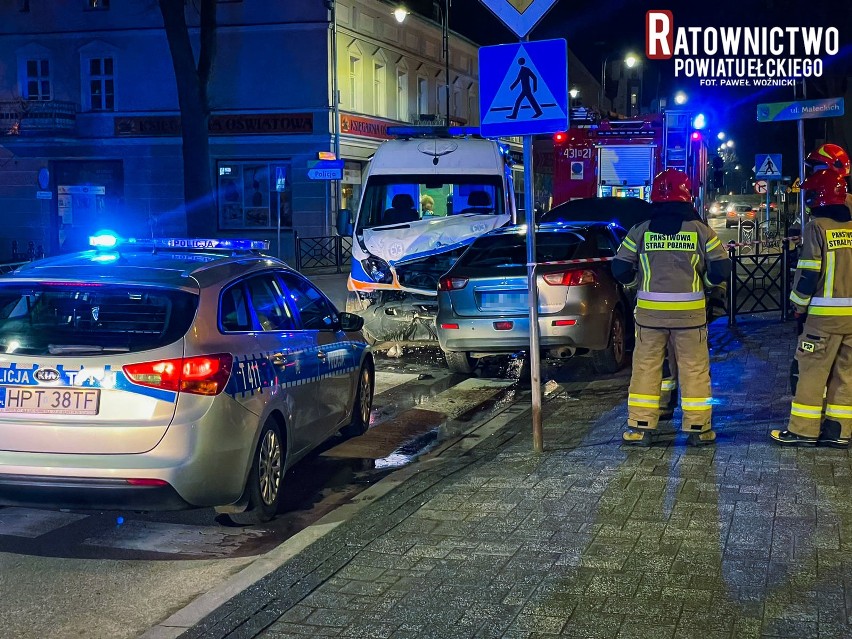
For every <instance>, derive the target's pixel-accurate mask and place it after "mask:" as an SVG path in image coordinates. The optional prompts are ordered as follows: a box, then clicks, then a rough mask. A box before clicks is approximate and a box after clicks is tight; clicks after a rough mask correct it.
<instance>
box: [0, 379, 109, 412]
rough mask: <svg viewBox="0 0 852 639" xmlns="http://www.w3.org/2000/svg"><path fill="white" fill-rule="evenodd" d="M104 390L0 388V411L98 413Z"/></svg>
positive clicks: (28, 387)
mask: <svg viewBox="0 0 852 639" xmlns="http://www.w3.org/2000/svg"><path fill="white" fill-rule="evenodd" d="M100 402H101V391H100V389H97V388H45V387H34V386H4V387H2V388H0V412H3V413H38V414H56V415H97V414H98V406H99V405H100Z"/></svg>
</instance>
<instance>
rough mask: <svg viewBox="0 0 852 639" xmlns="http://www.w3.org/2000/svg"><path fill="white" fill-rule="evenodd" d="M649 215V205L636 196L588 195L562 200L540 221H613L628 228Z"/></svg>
mask: <svg viewBox="0 0 852 639" xmlns="http://www.w3.org/2000/svg"><path fill="white" fill-rule="evenodd" d="M649 217H651V205H650V204H648V202H646V201H645V200H642V199H639V198H638V197H589V198H580V199H577V200H571V201H570V202H564V203H563V204H560V205H559V206H555V207H553V208H552V209H550V210H549V211H547V212H546V213H544V215H542V216H541V219H540V220H539V221H540V222H615V223H616V224H618V225H619V226H621V227H622V228H625V229H628V230H629V229H630V228H632V227H633V226H635V225H636V224H639V223H640V222H644V221H645V220H647V219H648V218H649Z"/></svg>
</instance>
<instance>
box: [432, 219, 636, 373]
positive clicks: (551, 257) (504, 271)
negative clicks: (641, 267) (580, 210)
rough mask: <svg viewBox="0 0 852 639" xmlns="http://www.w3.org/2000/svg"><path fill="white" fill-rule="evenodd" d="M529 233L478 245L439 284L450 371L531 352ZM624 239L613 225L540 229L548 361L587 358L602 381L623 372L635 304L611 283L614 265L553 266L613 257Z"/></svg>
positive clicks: (496, 234) (502, 235) (441, 335)
mask: <svg viewBox="0 0 852 639" xmlns="http://www.w3.org/2000/svg"><path fill="white" fill-rule="evenodd" d="M554 210H555V209H554ZM551 213H552V211H551ZM525 228H526V227H524V226H515V227H509V228H506V229H499V230H496V231H491V232H489V233H487V234H485V235H483V236H481V237H479V238H478V239H476V240H475V241H474V242H473V244H471V246H470V247H469V248H468V249H467V250H466V251H465V252H464V253H463V254H462V256H461V257H460V258H459V260H458V261H457V262H456V263H455V265H454V266H453V268H451V269H450V271H449V272H447V273H446V274H445V275H444V276H443V277H442V278H441V280H440V282H439V284H438V321H437V330H438V341H439V343H440V345H441V349H442V350H443V351H444V356H445V358H446V360H447V365H448V366H449V368H450V370H452V371H454V372H457V373H471V372H472V371H473V369H474V368H475V366H476V364H477V361H478V360H479V359H480V358H482V357H485V356H488V355H496V354H505V353H513V352H517V351H522V350H528V349H529V301H528V288H527V269H526V262H527V255H526V241H525ZM625 235H626V231H625V230H624V228H622V227H621V226H620V225H618V224H615V223H613V222H610V223H606V222H565V223H558V222H557V223H543V224H540V225H539V226H538V228H537V230H536V261H537V262H538V263H539V264H540V266H538V267H537V269H536V271H537V274H538V277H537V284H538V292H539V330H540V332H541V348H542V350H543V351H544V355H545V356H551V357H570V356H572V355H574V354H577V353H580V352H582V353H586V352H589V353H590V354H591V357H592V362H593V364H594V367H595V369H596V370H597V371H598V372H601V373H613V372H615V371H617V370H619V369H620V368H621V367H622V366H624V364H625V362H626V359H627V353H626V351H627V342H628V336H629V335H631V334H632V328H631V326H632V318H631V312H630V311H631V309H632V308H633V302H632V300H630V299H629V298H628V296H627V294H626V292H625V289H624V288H623V287H622V286H621V285H620V284H619V283H618V282H617V281H616V280H615V279H614V278H613V277H612V275H611V273H610V262H609V261H597V262H585V263H583V262H579V263H570V264H559V263H552V262H563V261H569V260H579V259H587V258H611V257H614V256H615V253H616V251H617V249H618V246H619V244H620V243H621V240H622V239H623V238H624V236H625Z"/></svg>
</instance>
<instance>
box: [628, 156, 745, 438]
mask: <svg viewBox="0 0 852 639" xmlns="http://www.w3.org/2000/svg"><path fill="white" fill-rule="evenodd" d="M651 206H652V211H651V219H650V220H648V221H646V222H642V223H640V224H637V225H636V226H634V227H633V228H632V229H630V232H629V233H628V234H627V237H626V238H624V241H623V242H622V243H621V246H620V247H619V249H618V254H617V255H616V256H615V259H614V260H613V262H612V273H613V275H614V276H615V277H616V279H618V280H619V281H620V282H622V283H624V284H631V283H633V282H634V281H635V282H637V283H638V290H637V293H636V312H635V318H636V348H635V350H634V351H633V374H632V376H631V378H630V390H629V391H628V393H629V394H628V398H627V413H628V417H627V426H628V429H627V430H626V431H625V432H624V433H623V434H622V440H623V442H624V443H625V444H637V445H643V446H648V445H650V444H652V443H653V442H654V441H655V439H656V438H657V437H658V432H657V423H658V421H659V418H660V408H661V407H660V382H661V380H662V369H663V360H664V358H665V354H666V344H667V343H668V342H669V341H670V340H671V344H672V345H673V346H674V350H675V353H674V356H675V358H676V359H677V368H678V381H679V385H680V392H681V409H682V411H683V422H682V424H681V428H682V430H684V431H685V432H687V433H689V438H688V441H689V443H690V444H693V445H701V444H712V443H713V442H715V440H716V433H715V432H713V430H712V424H711V416H712V411H711V403H712V397H711V395H710V356H709V351H708V347H707V316H706V308H705V305H706V301H705V296H704V286H705V284H709V285H711V286H712V285H717V284H720V283H721V282H724V281H726V280H727V279H728V277H729V276H730V272H731V264H730V260H729V258H728V253H727V251H725V249H724V248H723V247H722V242H721V241H720V240H719V238H718V237H717V236H716V233H715V232H714V231H713V230H712V229H711V228H710V227H709V226H707V225H706V224H704V223H703V222H701V221H700V220H698V219H696V214H695V209H694V208H693V206H692V186H691V184H690V181H689V177H688V176H687V175H686V174H685V173H683V172H682V171H677V170H675V169H666V170H665V171H663V172H662V173H660V174H658V175H657V176H656V177H655V178H654V183H653V185H652V187H651Z"/></svg>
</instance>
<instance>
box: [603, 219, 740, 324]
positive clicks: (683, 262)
mask: <svg viewBox="0 0 852 639" xmlns="http://www.w3.org/2000/svg"><path fill="white" fill-rule="evenodd" d="M650 225H651V221H650V220H648V221H646V222H642V223H640V224H637V225H636V226H634V227H633V228H632V229H630V233H628V235H627V237H626V238H624V241H623V242H622V243H621V246H620V247H619V248H618V253H617V255H616V258H615V259H617V260H625V261H627V262H629V263H630V264H631V265H632V266H633V267H634V268H635V269H636V270H637V283H638V291H637V293H636V323H637V324H639V325H640V326H648V327H659V328H691V327H697V326H703V325H704V324H705V323H706V321H707V315H706V311H705V295H704V286H705V284H706V282H705V279H704V275H705V273H706V270H707V269H706V265H707V262H709V261H713V260H727V259H729V258H728V253H727V252H726V251H725V249H724V248H723V247H722V242H721V240H719V238H718V237H717V236H716V233H715V232H714V231H713V230H712V229H711V228H710V227H709V226H707V225H706V224H704V223H703V222H699V221H696V220H688V221H684V222H683V223H682V224H681V227H680V231H679V232H678V233H677V234H675V235H664V234H662V233H654V232H652V231H651V230H650Z"/></svg>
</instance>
